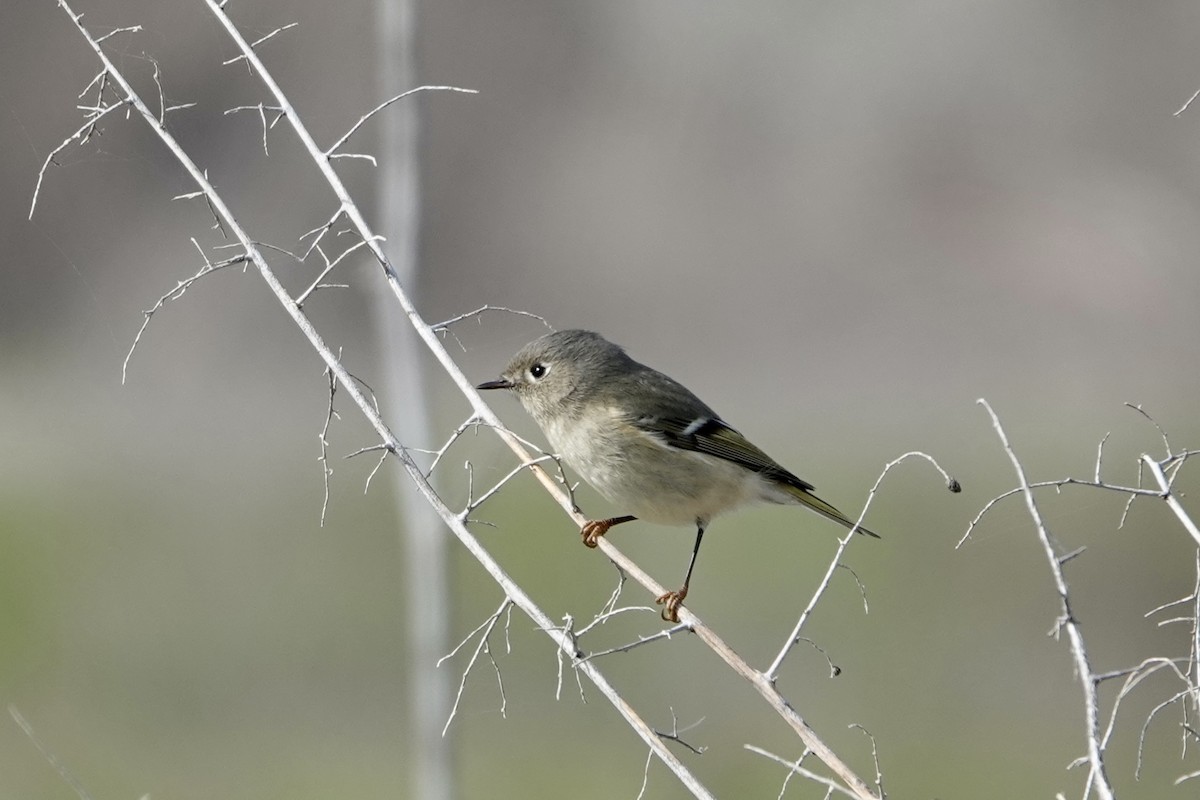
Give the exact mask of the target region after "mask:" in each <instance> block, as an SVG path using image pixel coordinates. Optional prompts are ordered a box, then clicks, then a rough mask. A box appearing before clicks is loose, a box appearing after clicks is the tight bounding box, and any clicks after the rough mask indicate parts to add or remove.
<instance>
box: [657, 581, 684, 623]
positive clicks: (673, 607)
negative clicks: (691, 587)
mask: <svg viewBox="0 0 1200 800" xmlns="http://www.w3.org/2000/svg"><path fill="white" fill-rule="evenodd" d="M685 597H687V588H686V587H684V588H683V589H680V590H679V591H677V592H667V593H666V594H664V595H660V596H659V597H657V598H655V600H654V602H655V603H657V604H658V605H660V606H662V607H663V610H662V618H663V619H664V620H666V621H667V622H679V607H680V606H682V605H683V600H684V598H685Z"/></svg>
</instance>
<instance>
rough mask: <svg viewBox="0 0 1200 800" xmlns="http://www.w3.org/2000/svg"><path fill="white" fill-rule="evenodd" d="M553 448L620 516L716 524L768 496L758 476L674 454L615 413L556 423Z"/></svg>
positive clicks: (551, 430)
mask: <svg viewBox="0 0 1200 800" xmlns="http://www.w3.org/2000/svg"><path fill="white" fill-rule="evenodd" d="M545 433H546V437H547V438H548V439H549V440H550V444H551V445H552V446H553V447H554V449H555V450H557V451H558V453H559V454H560V455H561V456H562V457H563V459H564V460H565V461H566V462H567V463H568V464H569V465H570V466H571V467H572V468H573V469H574V470H575V471H577V472H578V473H579V474H580V476H582V477H583V479H584V480H585V481H587V482H588V484H590V485H591V486H592V487H593V488H595V489H596V491H598V492H600V494H602V495H604V496H605V497H606V498H607V499H608V500H609V501H610V502H612V503H613V505H615V506H617V508H616V509H615V511H616V513H620V514H633V515H634V516H636V517H638V518H639V519H644V520H647V521H649V522H657V523H661V524H665V525H691V524H694V523H695V522H696V520H698V519H699V520H705V521H707V520H709V519H712V517H714V516H716V515H717V514H720V513H723V512H725V511H730V510H732V509H734V508H736V507H737V506H740V505H742V504H744V503H746V502H749V501H751V500H755V499H758V498H760V497H761V496H762V494H763V490H764V487H763V480H762V478H760V477H759V476H758V475H757V474H755V473H753V472H751V471H750V470H747V469H745V468H743V467H741V466H739V465H737V464H733V463H730V462H728V461H725V460H723V459H719V458H716V457H713V456H708V455H705V454H702V453H696V452H693V451H689V450H681V449H679V448H675V447H671V446H670V445H668V444H666V442H665V441H663V440H662V439H659V438H658V437H655V436H653V435H652V434H650V433H647V432H646V431H644V430H642V429H640V428H636V427H634V426H633V425H630V424H629V423H628V422H626V421H625V419H624V418H623V417H622V415H620V414H619V413H618V412H617V411H616V410H615V409H609V411H608V413H607V414H602V415H596V417H595V418H594V419H593V420H592V421H591V422H581V423H576V424H562V423H560V424H551V425H547V426H546V428H545Z"/></svg>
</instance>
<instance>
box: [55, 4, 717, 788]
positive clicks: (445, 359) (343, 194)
mask: <svg viewBox="0 0 1200 800" xmlns="http://www.w3.org/2000/svg"><path fill="white" fill-rule="evenodd" d="M206 4H207V5H208V7H209V9H210V10H211V11H212V13H213V15H214V16H215V17H216V18H217V20H218V22H219V23H220V24H221V25H222V26H223V27H224V28H225V29H226V31H227V33H228V35H229V36H230V38H231V39H232V40H233V41H234V42H235V43H236V44H237V46H238V47H239V48H240V49H241V51H242V53H243V54H244V55H245V60H246V62H247V64H248V65H249V67H250V68H251V69H252V71H253V72H254V73H256V74H257V75H258V76H259V78H260V80H262V82H263V83H264V84H265V85H266V87H267V89H268V90H269V91H270V93H271V94H272V95H273V96H274V97H275V99H276V101H277V103H278V104H279V105H280V106H281V107H283V108H285V109H287V110H288V111H287V119H288V121H289V123H290V124H291V126H292V129H293V130H294V131H295V133H296V135H297V137H298V138H299V139H300V141H301V143H302V144H303V145H304V147H305V148H306V149H307V150H308V151H309V153H310V154H312V155H313V158H314V163H315V164H316V166H317V168H318V169H319V170H320V172H321V173H322V175H323V176H324V177H325V179H326V181H327V183H328V184H329V186H330V187H331V188H332V189H333V191H334V193H335V194H336V195H337V198H338V201H339V213H341V214H344V215H345V216H346V218H347V220H348V222H349V223H350V224H351V225H352V226H353V227H354V229H355V230H357V231H358V232H359V235H360V237H361V239H362V240H363V241H365V242H367V243H368V245H367V246H368V247H369V248H370V250H371V252H372V254H373V255H374V256H375V258H376V260H377V262H378V263H379V264H380V266H381V267H382V268H383V274H384V276H385V277H386V279H387V283H388V286H389V288H390V289H391V290H392V293H393V295H394V296H395V297H396V300H397V302H399V303H400V305H401V307H402V308H403V310H404V312H405V314H406V315H407V316H408V317H409V319H410V321H411V322H412V324H413V326H414V329H415V330H416V331H417V333H418V334H419V335H420V336H421V338H422V339H423V340H424V341H425V342H426V344H427V346H428V347H429V348H430V350H431V352H432V353H433V354H434V355H435V357H437V358H438V360H439V362H440V363H441V364H442V366H443V368H444V369H445V370H446V372H447V374H448V375H449V376H450V377H451V378H452V379H453V380H454V382H455V383H456V384H457V385H458V386H459V387H460V389H462V390H463V392H464V394H465V395H466V396H467V398H468V399H469V400H470V401H471V403H472V405H473V406H474V407H475V410H476V412H477V413H478V414H479V415H480V417H481V418H482V419H483V420H485V421H486V422H487V423H488V424H489V425H492V426H494V427H495V428H496V429H497V431H498V432H499V434H500V436H501V438H503V439H504V440H505V441H506V442H507V443H508V444H509V446H510V447H512V448H514V449H515V450H518V451H521V452H523V449H522V448H521V446H520V444H519V443H518V442H517V440H516V439H515V438H513V437H511V436H510V435H507V433H506V431H505V430H504V429H503V426H502V425H501V424H500V422H499V420H498V419H497V418H496V417H495V415H494V414H493V413H492V412H491V410H490V409H489V408H488V407H487V406H486V405H485V404H484V403H483V400H482V398H480V397H479V395H478V393H477V392H476V391H475V390H474V388H473V386H472V384H471V383H470V382H469V381H468V380H467V379H466V376H465V375H463V374H462V371H461V370H460V369H459V368H458V365H457V364H456V363H455V362H454V361H453V360H452V359H451V358H450V356H449V354H448V353H447V352H446V351H445V349H444V348H443V347H442V345H441V342H440V340H439V338H438V334H437V333H436V332H434V331H433V330H432V329H431V328H430V327H429V326H428V325H427V324H426V323H425V322H424V320H423V319H422V318H421V316H420V314H419V313H418V312H417V310H416V308H415V307H414V306H413V304H412V302H411V300H410V298H409V297H408V295H407V294H406V293H405V292H404V290H403V288H402V287H401V286H400V284H399V282H398V280H397V278H396V272H395V270H394V269H393V268H392V266H391V264H390V262H389V261H388V259H387V257H386V255H385V254H384V253H383V251H382V249H381V248H380V244H379V239H378V237H376V236H375V234H374V233H373V232H372V231H371V229H370V227H369V226H368V225H367V223H366V220H365V219H364V218H363V216H362V214H361V213H360V212H359V210H358V208H357V206H356V205H355V204H354V202H353V201H352V200H351V198H350V195H349V193H348V191H347V190H346V187H345V185H344V184H343V183H342V181H341V179H340V177H339V176H338V175H337V173H336V172H334V171H333V170H332V168H331V167H330V164H329V159H328V158H325V157H323V156H322V155H321V150H320V148H318V147H317V145H316V143H315V141H314V140H313V138H312V136H311V135H310V134H309V132H308V130H307V128H305V127H304V125H303V124H301V122H300V120H299V119H298V117H297V115H296V114H295V113H294V112H292V110H291V107H290V104H289V103H288V101H287V99H286V97H285V96H284V95H283V92H282V90H281V89H280V88H279V86H278V84H276V83H275V81H274V79H273V78H272V76H271V75H270V73H269V72H268V71H267V70H266V68H265V67H264V66H263V64H262V62H261V61H260V60H259V59H258V56H257V54H256V53H255V52H254V50H253V48H252V47H251V46H250V44H249V43H248V42H247V41H246V40H245V39H244V38H243V37H242V35H241V33H240V31H238V29H237V28H236V26H234V24H233V22H232V21H231V20H230V19H229V17H228V16H227V15H226V14H225V13H224V11H223V6H224V4H223V3H221V2H218V0H206ZM59 6H60V7H61V8H63V10H64V11H66V12H67V14H68V15H69V16H70V18H71V21H72V22H73V23H74V24H75V27H76V29H77V30H78V31H79V33H80V35H81V36H83V37H84V39H85V40H86V41H87V43H88V45H89V46H90V47H91V49H92V51H93V52H94V53H95V55H96V57H97V58H98V59H99V60H100V62H101V64H102V65H103V69H104V71H105V72H106V73H107V75H108V76H109V78H108V79H109V80H111V82H112V83H114V84H116V86H118V87H119V89H120V91H121V92H122V93H124V96H125V97H126V101H125V102H127V103H128V104H129V105H130V106H132V108H133V109H134V110H136V111H137V112H138V114H139V115H141V116H142V118H143V119H144V120H145V121H146V123H147V124H148V125H149V126H150V128H151V129H152V130H153V132H154V133H155V134H156V135H157V136H158V137H159V139H160V140H162V142H163V143H164V144H165V145H166V146H167V148H168V149H169V150H170V151H171V153H172V154H173V155H174V157H175V158H176V159H177V160H178V161H179V163H180V164H181V165H182V166H183V167H184V169H185V170H186V171H187V173H188V174H189V175H190V176H191V178H192V180H193V181H195V183H196V185H197V186H198V187H199V188H200V190H201V191H203V192H204V194H205V196H206V198H207V200H208V202H209V203H210V206H211V208H212V209H213V211H214V213H215V214H216V215H217V216H218V217H219V218H220V219H222V220H224V221H225V224H226V225H227V228H228V230H229V232H230V234H231V235H232V236H233V237H234V238H235V239H236V240H237V241H238V242H239V243H240V246H241V247H242V248H243V255H244V256H245V258H246V259H248V260H249V261H250V262H251V263H253V264H254V266H255V268H257V269H258V271H259V274H260V275H261V276H262V278H263V281H264V282H265V283H266V284H267V286H268V288H269V289H270V290H271V291H272V293H273V294H274V295H275V296H276V298H277V299H278V300H279V302H280V304H281V306H282V307H283V308H284V310H285V311H286V312H287V313H288V315H289V316H290V317H291V318H292V320H293V322H294V323H295V324H296V325H297V327H298V328H299V329H300V330H301V332H302V333H303V334H304V335H305V337H306V338H308V340H309V342H310V344H311V345H312V346H313V348H314V349H315V350H316V351H317V353H318V354H319V355H320V356H321V358H322V360H324V362H325V364H326V366H327V367H328V369H329V370H330V372H332V373H333V375H334V376H335V377H336V379H337V381H338V383H340V384H341V385H342V386H343V387H344V388H345V389H346V392H347V394H348V395H349V396H350V398H351V399H352V401H353V402H354V404H355V405H356V406H358V408H359V409H360V410H361V411H362V413H363V414H364V416H365V417H366V418H367V420H368V422H370V424H371V425H372V427H373V428H374V429H375V430H376V432H377V433H378V434H379V436H380V439H381V441H382V442H383V445H382V447H384V448H386V450H387V451H388V452H390V453H391V454H393V455H394V456H395V457H396V458H397V459H399V461H400V463H401V465H402V466H403V468H404V470H405V472H406V473H407V474H408V475H409V477H410V478H411V479H412V481H413V482H414V484H415V486H416V488H417V490H418V491H419V492H420V493H421V495H422V496H423V497H424V498H425V500H426V501H427V502H428V503H430V505H431V506H432V507H433V508H434V510H435V511H436V512H437V513H438V515H439V516H440V517H441V518H442V519H443V520H444V521H445V523H446V525H447V526H448V527H449V528H450V530H451V531H452V532H453V533H454V534H455V536H456V537H457V538H458V539H459V541H460V542H461V543H462V544H463V546H464V547H466V548H467V550H468V551H469V552H470V553H471V554H472V556H473V557H474V558H475V559H476V560H477V561H479V563H480V564H481V565H482V566H483V567H484V569H485V570H487V572H488V573H489V574H490V575H491V576H492V578H493V579H494V580H495V581H496V582H497V583H498V584H499V585H500V586H501V587H502V589H503V590H504V593H505V595H506V597H507V598H509V599H510V600H511V601H512V602H513V603H514V604H516V605H517V606H519V607H520V608H521V609H522V611H524V612H525V613H526V614H527V615H529V616H530V617H531V618H532V619H533V621H534V622H535V624H537V625H538V626H539V627H540V628H541V629H543V630H544V631H545V632H546V633H547V635H549V636H550V637H551V638H552V639H553V640H554V641H555V643H556V644H557V645H558V647H559V648H560V651H562V652H566V653H568V654H570V655H571V656H572V657H573V656H574V652H575V651H574V646H573V643H572V642H571V639H570V637H569V636H567V635H566V634H565V633H564V632H561V631H555V630H554V628H553V624H552V622H551V620H550V618H549V617H548V616H547V615H546V614H545V612H543V611H542V610H541V608H539V607H538V606H537V605H536V604H535V603H534V602H533V600H532V598H530V597H529V595H528V594H527V593H526V592H525V591H524V589H522V588H521V586H520V585H519V584H517V583H516V582H515V581H513V580H512V579H511V578H510V577H509V576H508V575H507V573H505V572H504V570H503V569H502V568H501V567H500V565H499V564H498V563H497V562H496V561H495V559H493V558H492V556H491V555H490V554H489V553H488V552H487V551H486V550H485V549H484V548H483V546H482V545H481V544H480V543H479V542H478V540H476V539H475V537H474V536H473V535H472V534H471V533H470V531H469V530H468V529H467V528H466V525H465V524H464V523H463V521H462V520H460V519H459V518H458V516H457V515H456V514H455V513H454V512H453V511H451V510H450V509H449V508H448V507H447V506H446V505H445V503H444V502H443V501H442V499H441V498H440V497H439V496H438V494H437V493H436V492H435V491H434V489H433V487H432V486H431V485H430V484H429V482H428V480H427V479H426V478H425V476H424V474H423V473H422V471H421V469H420V468H419V467H418V466H417V464H416V463H415V462H414V461H413V459H412V456H411V455H410V453H409V452H408V450H407V449H406V448H405V447H404V446H403V445H402V444H401V443H400V442H399V441H398V440H397V439H396V437H395V436H394V435H393V434H392V432H391V430H390V429H389V428H388V426H387V424H386V423H385V422H384V421H383V419H382V418H381V417H380V415H379V413H378V410H377V409H376V408H375V407H374V406H373V404H372V403H370V402H369V401H368V400H367V398H366V397H365V395H363V393H362V391H361V390H360V389H359V387H358V385H357V382H356V381H355V380H354V379H353V378H352V377H351V376H350V374H349V373H348V372H347V371H346V369H345V367H344V366H343V365H342V364H341V362H340V361H339V360H338V358H337V356H336V355H335V354H334V353H333V351H332V350H331V349H330V348H329V347H328V346H327V345H326V344H325V342H324V341H323V339H322V337H321V336H320V334H319V333H318V332H317V330H316V329H315V327H313V325H312V323H311V322H310V321H309V320H308V318H307V316H305V314H304V312H303V311H302V309H301V308H300V307H299V306H298V305H297V304H296V302H295V300H294V299H293V298H292V297H291V296H290V295H289V294H288V292H287V290H286V289H285V288H284V286H283V285H282V284H281V283H280V281H279V279H278V277H277V276H276V275H275V273H274V271H273V270H272V269H271V267H270V265H269V264H268V263H267V261H266V259H265V258H264V256H263V254H262V252H261V250H260V248H259V247H258V245H257V244H256V243H255V242H254V240H253V239H252V238H251V237H250V236H249V234H248V233H247V232H246V231H245V230H244V229H243V228H242V226H241V225H240V224H239V223H238V221H237V219H236V217H235V216H234V215H233V213H232V212H231V210H230V209H229V207H228V206H227V205H226V204H225V201H224V199H223V198H222V197H221V196H220V195H218V194H217V192H216V190H215V189H214V188H213V186H212V184H211V183H210V182H209V181H208V180H207V177H206V176H205V174H204V171H203V170H202V169H201V168H200V167H198V166H197V165H196V164H195V162H194V161H192V159H191V157H190V156H189V155H188V154H187V153H186V152H185V151H184V150H183V148H182V147H181V146H180V145H179V143H178V142H177V141H176V140H175V138H174V137H173V136H172V135H171V134H170V132H169V131H167V129H166V128H165V127H164V126H163V125H162V124H161V122H160V121H159V120H158V119H157V117H156V115H155V114H154V113H153V112H152V111H150V109H149V108H148V107H147V106H146V104H145V103H144V102H143V101H142V100H141V98H140V97H139V96H138V95H137V93H136V92H135V91H134V90H133V88H132V86H130V84H129V83H128V81H127V80H125V78H124V76H123V75H122V74H121V73H120V71H119V70H117V68H116V67H115V65H114V64H113V63H112V61H111V60H110V59H109V58H108V56H107V55H106V54H105V53H104V51H103V49H102V48H101V47H100V44H99V42H97V41H96V39H95V38H94V37H93V36H91V34H90V33H89V32H88V31H87V29H86V28H85V27H84V26H83V24H82V22H81V18H80V16H79V15H77V14H75V12H74V11H73V10H72V9H71V8H70V6H69V4H68V3H67V0H59ZM82 135H83V134H80V136H82ZM525 459H526V460H528V457H527V456H525ZM533 469H534V471H535V474H537V475H538V477H539V479H540V480H542V481H543V483H544V484H545V485H547V486H548V487H552V488H553V487H554V486H555V485H554V481H553V478H551V477H550V476H549V474H548V473H545V472H544V471H543V470H539V469H538V468H537V467H533ZM560 497H561V494H560ZM577 669H578V671H579V672H582V673H583V674H585V675H586V676H587V677H588V678H589V679H590V680H591V681H592V682H593V684H594V685H595V686H596V687H597V689H598V690H599V691H600V692H601V694H603V695H604V697H605V698H606V699H608V700H609V702H610V703H612V704H613V706H614V707H615V708H616V709H617V711H618V712H619V713H620V714H621V715H622V716H623V717H624V718H625V720H626V722H627V723H628V724H629V725H630V726H631V727H632V728H633V729H634V731H635V732H636V733H637V734H638V735H639V736H640V737H641V738H642V739H643V741H645V742H646V743H647V744H648V745H649V746H650V747H651V749H652V750H653V751H654V752H655V754H656V755H657V756H658V758H659V759H660V760H661V761H662V762H663V763H664V764H665V765H666V766H667V767H668V768H669V769H670V770H671V771H672V772H673V773H674V774H675V775H676V776H677V777H678V778H679V780H680V781H681V782H682V783H683V784H684V785H685V786H686V787H687V788H688V790H689V791H690V792H691V793H692V794H693V795H695V796H696V797H701V798H707V797H711V794H710V793H709V792H708V790H707V789H706V788H705V787H704V786H703V785H702V784H701V783H700V782H699V780H697V779H696V777H695V776H694V775H693V774H692V773H691V771H690V770H688V769H687V768H686V767H685V766H684V765H683V763H682V762H681V761H680V760H679V759H678V757H677V756H675V754H674V753H673V752H672V751H671V750H670V749H669V748H668V747H667V746H666V744H665V743H664V742H663V741H662V740H661V738H660V737H658V736H657V735H656V734H655V733H654V731H653V729H652V728H650V726H649V725H648V724H646V722H645V721H644V720H642V718H641V717H640V716H639V715H638V714H637V712H636V711H635V710H634V709H633V708H632V707H631V706H630V705H629V704H628V703H627V702H626V701H625V700H624V699H623V698H622V697H621V696H620V694H619V693H618V692H617V691H616V689H615V688H614V687H613V686H612V685H611V684H610V683H609V682H608V680H607V678H605V676H604V675H603V674H602V673H601V672H600V671H599V670H598V669H597V668H596V667H595V666H594V665H592V664H580V665H579V666H578V667H577Z"/></svg>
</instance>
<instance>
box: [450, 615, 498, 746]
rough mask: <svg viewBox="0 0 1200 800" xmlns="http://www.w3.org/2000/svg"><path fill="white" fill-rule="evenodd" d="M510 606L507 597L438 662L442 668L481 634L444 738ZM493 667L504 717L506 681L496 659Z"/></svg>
mask: <svg viewBox="0 0 1200 800" xmlns="http://www.w3.org/2000/svg"><path fill="white" fill-rule="evenodd" d="M510 605H512V600H510V599H509V598H507V597H505V598H504V599H503V600H502V601H501V602H500V607H499V608H497V609H496V610H495V611H493V612H492V615H491V616H490V617H488V618H487V619H486V620H484V621H483V622H482V623H481V624H480V625H479V626H478V627H476V628H475V630H473V631H471V632H470V633H469V634H467V637H466V638H465V639H463V640H462V641H461V642H459V644H458V646H457V647H455V648H454V649H453V650H451V651H450V652H449V653H447V654H446V655H444V656H442V657H441V658H440V659H439V660H438V663H437V665H438V666H439V667H440V666H441V665H442V663H443V662H444V661H445V660H446V659H448V658H451V657H452V656H454V654H455V653H457V652H458V651H459V650H461V649H462V648H463V646H464V645H466V643H467V642H469V641H470V640H471V638H472V637H474V636H475V634H479V644H477V645H475V650H474V652H472V653H471V658H470V660H469V661H467V666H466V667H465V668H463V672H462V677H461V678H460V679H459V681H458V692H457V693H456V694H455V695H454V705H453V706H452V707H451V708H450V716H449V717H447V718H446V725H445V727H443V728H442V736H445V735H446V731H448V730H450V723H451V722H453V721H454V717H455V715H457V714H458V704H459V703H460V702H461V701H462V695H463V690H464V689H465V688H466V686H467V677H468V676H470V674H471V669H472V668H473V667H474V666H475V662H476V661H478V660H479V654H480V653H482V652H485V651H486V650H487V643H488V637H489V636H491V634H492V629H493V628H495V627H496V623H497V622H499V621H500V617H501V616H502V615H503V614H504V612H505V611H506V610H507V609H508V607H509V606H510ZM488 658H491V653H490V652H488ZM492 666H493V667H494V668H495V670H496V679H497V681H498V682H499V684H500V715H501V716H504V710H505V708H507V706H508V700H507V698H506V697H505V696H504V681H503V679H502V678H501V677H500V667H499V666H498V665H497V664H496V661H495V659H492Z"/></svg>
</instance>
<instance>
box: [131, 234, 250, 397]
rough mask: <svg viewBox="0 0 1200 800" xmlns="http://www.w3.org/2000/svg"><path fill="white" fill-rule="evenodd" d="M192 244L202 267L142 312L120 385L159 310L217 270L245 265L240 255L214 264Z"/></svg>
mask: <svg viewBox="0 0 1200 800" xmlns="http://www.w3.org/2000/svg"><path fill="white" fill-rule="evenodd" d="M192 244H193V245H195V247H196V249H197V250H198V251H200V257H201V258H202V259H204V266H203V267H201V268H200V270H199V272H197V273H196V274H195V275H193V276H192V277H190V278H188V279H186V280H182V281H180V282H179V283H177V284H175V288H174V289H172V290H171V291H169V292H167V293H166V294H164V295H163V296H162V297H160V298H158V301H157V302H156V303H155V304H154V306H153V307H152V308H149V309H147V310H145V311H143V312H142V316H143V319H142V326H141V327H140V328H138V332H137V335H135V336H134V337H133V344H131V345H130V346H129V352H127V353H126V354H125V360H124V361H123V362H121V385H124V384H125V379H126V378H127V377H128V374H129V361H130V359H132V358H133V351H134V350H136V349H137V346H138V343H139V342H141V341H142V334H144V333H145V332H146V328H148V327H149V326H150V320H151V319H152V318H153V317H154V315H155V314H156V313H157V312H158V311H159V309H161V308H162V307H163V306H165V305H166V304H167V303H168V302H169V301H171V300H178V299H179V298H180V297H183V295H184V293H185V292H187V290H188V289H189V288H191V285H192V284H193V283H195V282H196V281H198V280H200V279H201V278H204V277H207V276H208V275H211V274H212V273H214V272H216V271H217V270H221V269H225V268H226V267H232V266H233V265H235V264H245V263H247V261H248V259H247V257H246V255H245V254H242V255H239V256H234V257H233V258H228V259H225V260H224V261H218V262H216V263H215V264H214V263H213V262H211V261H209V260H208V256H207V255H206V254H205V253H204V249H203V248H202V247H200V243H199V242H197V241H196V240H195V239H194V238H193V239H192Z"/></svg>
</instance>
